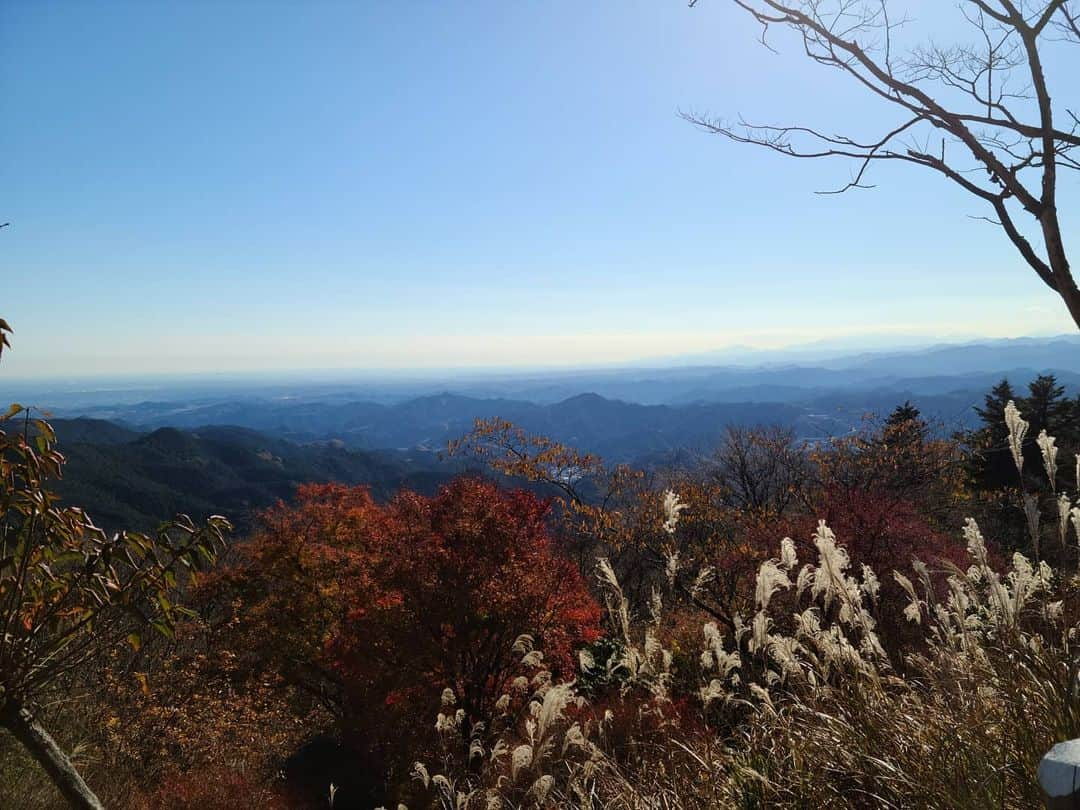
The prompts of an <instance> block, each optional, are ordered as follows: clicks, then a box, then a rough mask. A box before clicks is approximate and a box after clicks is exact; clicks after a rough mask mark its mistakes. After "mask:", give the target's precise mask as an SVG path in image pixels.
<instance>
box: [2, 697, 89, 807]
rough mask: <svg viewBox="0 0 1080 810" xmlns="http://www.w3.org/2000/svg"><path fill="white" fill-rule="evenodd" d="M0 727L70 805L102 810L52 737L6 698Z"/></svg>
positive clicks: (23, 710)
mask: <svg viewBox="0 0 1080 810" xmlns="http://www.w3.org/2000/svg"><path fill="white" fill-rule="evenodd" d="M0 726H3V727H4V728H6V729H7V730H8V731H10V732H11V733H12V734H13V735H14V736H15V739H17V740H18V741H19V742H20V743H22V744H23V747H24V748H26V750H27V751H29V752H30V753H31V754H32V755H33V757H34V759H36V760H37V761H38V763H39V764H40V765H41V767H42V768H44V769H45V772H46V773H47V774H49V778H50V779H52V781H53V784H54V785H56V787H57V789H58V790H59V791H60V792H61V793H62V794H63V795H64V798H65V799H67V800H68V803H69V804H70V805H71V806H72V807H75V808H78V810H105V806H104V805H103V804H102V803H101V801H100V800H99V799H98V797H97V796H95V795H94V792H93V791H92V790H90V787H89V786H88V785H87V784H86V782H84V781H83V778H82V776H80V775H79V772H78V771H77V770H76V769H75V766H74V765H72V764H71V760H70V759H68V756H67V754H65V753H64V752H63V751H62V750H60V746H59V745H57V744H56V740H54V739H53V738H52V736H51V735H50V734H49V732H47V731H46V730H45V729H44V728H43V727H42V726H41V725H40V724H39V723H38V722H37V720H35V719H34V717H33V715H31V714H30V712H29V711H27V710H26V709H25V708H23V707H22V706H21V705H19V704H18V703H16V702H14V701H10V700H9V701H8V702H7V705H6V706H5V707H4V709H3V710H2V711H0Z"/></svg>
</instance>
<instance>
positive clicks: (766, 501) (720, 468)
mask: <svg viewBox="0 0 1080 810" xmlns="http://www.w3.org/2000/svg"><path fill="white" fill-rule="evenodd" d="M707 469H708V475H709V477H710V478H711V479H712V482H713V483H714V484H716V485H718V487H719V491H720V493H722V497H723V500H724V505H725V506H729V507H733V508H736V509H739V510H742V511H745V512H750V513H753V514H756V515H760V516H762V517H765V518H770V519H771V518H778V517H780V516H781V515H783V514H784V513H785V512H786V511H787V509H788V507H789V506H790V505H791V504H792V502H793V501H795V499H796V498H797V497H798V495H799V493H800V492H801V490H802V488H803V487H804V486H805V485H806V482H807V479H808V478H809V469H810V464H809V461H808V459H807V456H806V453H805V452H803V449H802V448H801V447H800V446H799V445H798V443H797V442H796V440H795V433H794V431H792V430H790V429H789V428H782V427H776V426H772V427H754V428H743V427H735V426H730V427H728V428H727V430H726V431H725V432H724V440H723V442H722V443H721V444H720V446H719V447H718V448H717V450H716V452H715V454H714V455H713V456H712V458H711V459H710V460H709V462H708V467H707Z"/></svg>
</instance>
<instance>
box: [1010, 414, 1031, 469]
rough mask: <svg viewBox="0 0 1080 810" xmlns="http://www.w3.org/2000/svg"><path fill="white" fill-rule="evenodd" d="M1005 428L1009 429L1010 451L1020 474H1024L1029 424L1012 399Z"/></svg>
mask: <svg viewBox="0 0 1080 810" xmlns="http://www.w3.org/2000/svg"><path fill="white" fill-rule="evenodd" d="M1005 426H1006V427H1007V428H1008V429H1009V450H1011V451H1012V457H1013V462H1014V463H1015V464H1016V471H1017V472H1018V473H1021V474H1022V473H1023V472H1024V437H1025V436H1026V435H1027V432H1028V427H1029V425H1028V423H1027V422H1025V421H1024V419H1023V418H1022V417H1021V416H1020V410H1019V409H1018V408H1017V407H1016V403H1015V402H1013V401H1012V400H1011V399H1010V400H1009V403H1008V404H1007V405H1006V406H1005Z"/></svg>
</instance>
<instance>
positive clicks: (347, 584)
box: [215, 478, 600, 767]
mask: <svg viewBox="0 0 1080 810" xmlns="http://www.w3.org/2000/svg"><path fill="white" fill-rule="evenodd" d="M547 518H548V505H547V504H546V503H545V502H543V501H541V500H539V499H538V498H537V497H536V496H534V495H532V494H530V493H528V492H525V491H520V490H519V491H505V490H502V489H500V488H498V487H497V486H496V485H494V484H493V483H491V482H488V481H484V480H480V479H476V478H460V479H457V480H455V481H454V482H452V483H451V484H449V485H447V486H446V487H444V488H443V489H442V490H441V491H440V492H439V493H438V494H437V495H436V496H434V497H431V498H428V497H424V496H421V495H417V494H415V493H412V492H407V491H403V492H401V493H399V494H398V495H397V496H396V497H395V498H394V499H393V500H391V501H390V502H389V503H387V504H385V505H380V504H377V503H375V501H374V500H373V499H372V498H371V496H370V494H369V493H368V491H367V489H366V488H363V487H346V486H343V485H340V484H317V485H315V484H313V485H307V486H304V487H301V488H300V489H299V491H298V497H297V500H296V503H295V504H294V505H285V504H278V506H276V507H275V508H273V509H270V510H269V511H268V512H266V513H265V514H264V515H263V518H262V528H261V529H260V530H258V531H257V532H256V533H255V534H254V535H253V537H252V538H251V539H250V540H248V541H247V542H246V543H245V544H243V545H242V546H241V547H240V548H239V553H240V555H241V561H240V562H239V563H238V564H237V565H235V566H233V567H232V569H231V570H229V571H227V572H225V573H224V574H223V577H222V581H220V582H219V583H217V585H218V586H220V585H225V586H227V591H228V592H229V593H231V594H234V595H236V596H238V598H239V611H240V612H241V613H242V616H243V619H244V620H243V622H242V623H241V626H242V627H243V628H244V630H243V632H244V633H246V634H247V638H242V639H238V640H236V642H235V643H236V646H237V648H238V649H240V650H243V651H244V652H243V653H242V655H243V656H246V657H248V658H251V659H253V660H252V662H251V663H253V664H254V665H255V666H257V667H259V668H262V669H264V670H267V671H274V672H275V673H276V674H278V675H280V676H282V677H283V678H284V679H285V680H286V681H288V682H289V683H291V684H294V685H298V686H300V687H301V688H303V689H305V690H306V691H307V692H309V693H310V694H312V695H315V696H316V697H317V699H318V700H320V701H322V702H323V703H324V704H325V705H326V706H327V707H329V708H330V709H331V710H332V711H333V712H334V714H335V716H336V717H337V718H338V719H339V721H340V722H341V724H342V729H343V732H344V734H345V737H346V738H348V739H349V741H350V742H351V743H352V744H354V745H356V746H357V747H359V748H361V749H363V750H364V751H365V753H366V755H367V756H369V757H370V760H369V767H375V766H379V767H389V766H390V765H391V763H392V762H394V761H395V745H396V744H397V743H398V742H400V741H401V738H402V735H401V733H400V731H401V730H402V729H404V728H410V734H409V735H408V736H409V737H410V739H409V742H410V746H411V747H412V748H413V750H414V752H415V749H416V747H417V745H420V744H422V743H421V742H420V740H418V737H420V738H422V737H423V735H424V734H425V733H427V732H428V730H429V726H430V716H431V713H432V712H433V711H434V709H436V708H437V707H438V705H439V698H440V695H441V693H442V691H443V689H445V688H451V689H453V690H454V693H455V694H456V695H457V696H458V701H459V704H458V705H459V706H460V707H461V709H462V710H464V712H465V715H466V717H467V718H478V717H482V716H486V714H487V713H488V712H489V711H490V709H491V707H492V703H493V701H494V700H496V699H497V698H498V697H499V695H500V694H501V693H502V692H501V690H502V689H503V688H504V687H505V686H506V685H507V680H508V678H509V677H510V675H511V672H512V670H513V667H514V666H515V665H516V664H517V657H516V656H514V655H513V654H512V653H511V647H512V646H513V644H514V641H515V640H516V638H517V637H518V636H519V635H521V634H530V635H532V636H534V637H535V638H536V639H537V643H538V645H542V648H543V650H544V652H545V656H546V658H547V663H548V667H549V669H552V670H553V671H555V672H556V673H559V672H561V673H563V674H566V675H569V674H570V673H571V672H572V670H573V655H572V652H573V649H574V648H575V647H577V646H579V645H582V644H585V643H588V642H591V641H593V640H594V639H596V638H597V636H598V634H599V618H600V610H599V607H598V606H597V604H596V603H595V601H594V600H593V599H592V597H591V596H590V595H589V593H588V590H587V589H586V586H585V582H584V580H583V579H582V577H581V576H580V574H579V572H578V570H577V567H576V566H575V565H574V564H573V563H572V562H570V561H568V560H566V559H564V558H563V557H561V556H560V555H559V554H558V553H557V552H556V550H555V548H554V547H553V543H552V540H551V538H550V536H549V534H548V530H547ZM215 587H216V586H215ZM392 729H393V730H395V731H392V732H391V730H392Z"/></svg>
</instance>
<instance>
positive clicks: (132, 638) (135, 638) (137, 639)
mask: <svg viewBox="0 0 1080 810" xmlns="http://www.w3.org/2000/svg"><path fill="white" fill-rule="evenodd" d="M127 642H128V644H130V645H131V649H133V650H134V651H135V652H138V651H139V648H140V647H141V646H142V636H140V635H139V634H138V633H131V634H130V635H129V636H128V637H127Z"/></svg>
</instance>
